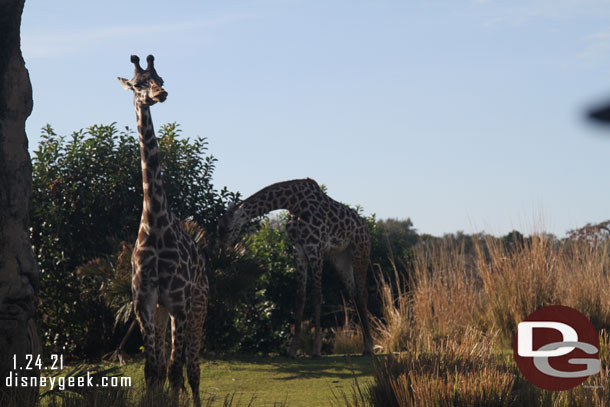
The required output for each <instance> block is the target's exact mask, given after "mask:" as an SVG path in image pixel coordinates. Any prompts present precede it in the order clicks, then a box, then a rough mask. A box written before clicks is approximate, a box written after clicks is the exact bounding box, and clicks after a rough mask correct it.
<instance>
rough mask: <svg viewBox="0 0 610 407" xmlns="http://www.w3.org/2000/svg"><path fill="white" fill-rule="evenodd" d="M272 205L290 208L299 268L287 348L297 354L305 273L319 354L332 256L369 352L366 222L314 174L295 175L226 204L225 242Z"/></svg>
mask: <svg viewBox="0 0 610 407" xmlns="http://www.w3.org/2000/svg"><path fill="white" fill-rule="evenodd" d="M276 209H286V210H288V211H289V212H290V220H289V221H288V223H287V225H286V231H287V233H288V234H289V236H290V238H291V240H292V242H293V245H294V258H295V266H296V272H297V292H296V312H295V329H294V331H295V336H294V339H293V342H292V344H291V347H290V350H289V353H290V355H291V356H296V354H297V351H298V348H299V346H300V343H299V336H300V330H301V321H302V318H303V309H304V306H305V296H306V288H307V278H308V274H309V275H311V278H312V301H313V306H314V317H315V321H314V322H315V339H314V351H313V356H320V354H321V348H322V337H321V331H320V313H321V307H322V265H323V259H324V257H328V258H330V259H331V261H332V263H333V264H334V266H335V268H336V269H337V271H338V272H339V275H340V277H341V280H342V281H343V284H344V285H345V287H346V288H347V291H348V293H349V295H350V297H351V298H352V300H353V301H354V302H355V303H356V308H357V310H358V315H359V317H360V322H361V326H362V331H363V334H364V347H365V349H364V353H365V354H372V352H373V340H372V336H371V330H370V325H369V320H368V311H367V302H368V299H367V291H366V274H367V271H368V267H369V262H370V258H369V257H370V250H371V244H370V236H369V231H368V226H367V224H366V222H365V221H364V219H362V217H360V216H359V215H358V213H357V212H356V211H354V210H353V209H351V208H348V207H347V206H345V205H343V204H342V203H340V202H337V201H335V200H334V199H332V198H330V197H329V196H328V195H326V194H325V193H324V192H323V191H322V189H321V188H320V186H319V185H318V184H317V183H316V182H315V181H314V180H312V179H309V178H307V179H298V180H292V181H285V182H279V183H277V184H273V185H270V186H268V187H266V188H264V189H262V190H261V191H259V192H257V193H255V194H254V195H252V196H250V197H249V198H247V199H246V200H244V201H243V202H242V203H241V204H239V205H238V206H232V207H230V208H229V209H228V210H227V212H226V213H225V215H224V217H223V219H222V220H221V222H220V227H221V236H222V240H223V241H224V243H225V244H231V243H233V242H234V241H235V240H236V239H237V237H238V235H239V233H240V230H241V228H242V226H243V225H244V224H246V223H247V222H248V221H249V220H250V219H252V218H254V217H257V216H261V215H263V214H265V213H267V212H270V211H272V210H276Z"/></svg>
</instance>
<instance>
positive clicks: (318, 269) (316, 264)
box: [309, 257, 323, 358]
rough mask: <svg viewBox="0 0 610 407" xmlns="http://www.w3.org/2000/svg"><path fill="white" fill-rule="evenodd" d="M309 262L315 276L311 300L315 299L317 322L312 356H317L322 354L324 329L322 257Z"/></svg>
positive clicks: (315, 318) (313, 276) (315, 319)
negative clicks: (322, 316)
mask: <svg viewBox="0 0 610 407" xmlns="http://www.w3.org/2000/svg"><path fill="white" fill-rule="evenodd" d="M309 264H310V265H311V270H312V278H313V287H312V293H311V297H312V298H311V300H312V301H313V308H314V323H315V336H314V341H313V350H312V354H311V356H312V357H314V358H317V357H321V356H322V331H321V327H320V325H321V321H320V314H321V313H322V266H323V263H322V258H321V257H319V258H317V259H315V260H314V259H310V260H309Z"/></svg>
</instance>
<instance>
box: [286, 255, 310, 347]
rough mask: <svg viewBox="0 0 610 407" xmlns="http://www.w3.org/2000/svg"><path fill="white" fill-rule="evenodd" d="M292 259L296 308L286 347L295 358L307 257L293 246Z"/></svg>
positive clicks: (299, 340)
mask: <svg viewBox="0 0 610 407" xmlns="http://www.w3.org/2000/svg"><path fill="white" fill-rule="evenodd" d="M294 260H295V266H296V277H297V289H296V309H295V316H294V337H293V338H292V343H291V344H290V347H289V348H288V356H290V357H291V358H296V357H297V354H298V350H299V348H300V346H301V325H302V321H303V310H304V309H305V296H306V294H307V258H306V257H305V253H304V252H303V249H302V248H301V247H300V246H295V248H294Z"/></svg>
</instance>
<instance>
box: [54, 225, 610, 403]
mask: <svg viewBox="0 0 610 407" xmlns="http://www.w3.org/2000/svg"><path fill="white" fill-rule="evenodd" d="M609 248H610V245H609V244H608V243H607V242H605V241H602V240H586V239H585V240H583V239H581V240H578V239H574V240H565V241H558V240H553V239H549V238H548V237H545V236H532V237H531V238H527V239H525V240H524V241H518V242H514V243H513V244H510V245H502V244H498V243H497V241H495V240H491V239H487V238H484V237H483V238H481V239H473V240H472V241H471V244H470V245H467V244H464V242H461V243H460V242H458V241H455V240H452V239H446V240H444V241H442V242H440V243H438V242H435V243H432V244H429V245H426V244H425V243H421V244H419V245H418V246H417V248H416V250H415V259H414V263H413V264H414V269H413V274H412V277H411V279H410V281H405V280H404V279H403V278H401V277H400V274H399V273H398V272H396V274H395V278H394V279H393V280H388V279H387V278H385V277H381V276H382V274H378V276H379V277H380V280H379V287H380V289H379V295H380V297H381V301H382V303H383V317H381V318H376V319H375V326H376V333H377V343H378V344H379V350H380V352H383V353H384V354H382V355H378V356H376V357H374V358H364V357H345V356H325V357H323V358H320V359H309V358H303V359H299V360H294V361H293V360H290V359H286V358H283V357H240V358H226V359H217V360H211V361H204V362H203V363H202V388H201V390H202V392H203V393H204V395H205V397H206V400H208V402H209V405H253V406H257V405H261V406H264V405H286V406H305V405H309V406H318V405H320V406H324V405H328V406H331V405H333V406H603V405H610V380H609V375H608V372H609V370H608V369H609V368H608V359H609V356H608V338H609V335H608V334H607V333H606V329H607V328H608V327H609V326H610V274H609V273H608V271H609V270H610V268H609V266H610V256H609V254H610V252H609V251H608V249H609ZM549 304H563V305H567V306H570V307H573V308H576V309H578V310H579V311H581V312H583V313H584V314H585V315H586V316H587V317H588V318H589V319H590V320H591V321H593V323H594V324H595V326H596V327H597V328H598V329H600V339H601V351H600V358H601V361H602V371H601V373H600V374H599V375H595V376H592V377H590V378H589V379H588V380H587V381H586V382H585V383H584V384H583V385H580V386H578V387H576V388H574V389H573V390H569V391H563V392H548V391H542V390H539V389H537V388H535V387H534V386H532V385H531V384H529V383H528V382H527V381H526V380H525V379H524V378H523V377H522V376H521V374H520V373H519V371H518V370H517V368H516V366H515V363H514V361H513V357H512V352H511V350H510V344H511V338H512V336H513V334H514V331H515V327H516V324H517V323H518V322H520V321H521V320H522V319H523V318H524V317H525V316H526V315H527V314H529V313H530V312H532V311H534V310H535V309H537V308H540V307H542V306H544V305H549ZM357 331H358V330H357V328H355V327H354V326H351V327H350V326H345V327H343V328H342V329H340V330H337V331H336V332H335V350H336V351H340V349H342V348H343V349H345V347H351V348H356V347H358V346H359V345H360V343H359V342H360V340H361V338H360V335H359V333H358V332H357ZM141 372H142V365H141V362H136V363H130V364H128V366H127V367H125V368H122V370H121V373H115V374H124V375H130V376H132V377H133V378H134V379H135V380H136V381H137V380H138V378H139V379H140V382H141ZM371 376H372V377H371ZM356 379H357V380H356ZM139 392H140V393H141V390H140V391H139ZM135 393H136V394H140V393H138V391H137V390H136V392H135ZM212 394H215V397H211V395H212ZM49 400H51V399H49ZM159 400H164V399H162V398H158V399H157V401H159ZM185 402H187V401H186V399H185ZM47 403H49V405H58V404H53V403H56V401H53V402H51V401H47ZM131 403H141V404H139V405H165V404H155V402H154V401H153V402H152V404H144V403H143V402H141V401H139V400H138V401H133V400H132V401H131ZM149 403H150V401H149ZM163 403H166V402H163ZM59 405H61V404H59ZM85 405H88V404H85ZM100 405H103V404H100ZM125 405H132V404H125ZM134 405H135V404H134Z"/></svg>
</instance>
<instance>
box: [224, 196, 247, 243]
mask: <svg viewBox="0 0 610 407" xmlns="http://www.w3.org/2000/svg"><path fill="white" fill-rule="evenodd" d="M247 222H248V216H247V214H246V212H245V210H244V209H243V208H242V207H241V205H235V203H230V204H229V207H228V208H227V211H226V212H225V213H224V215H222V217H221V218H220V221H219V222H218V237H219V239H220V243H221V244H222V246H223V247H225V248H226V247H229V246H232V245H233V244H235V242H236V241H237V239H238V238H239V234H240V232H241V228H242V227H243V226H244V224H246V223H247Z"/></svg>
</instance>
